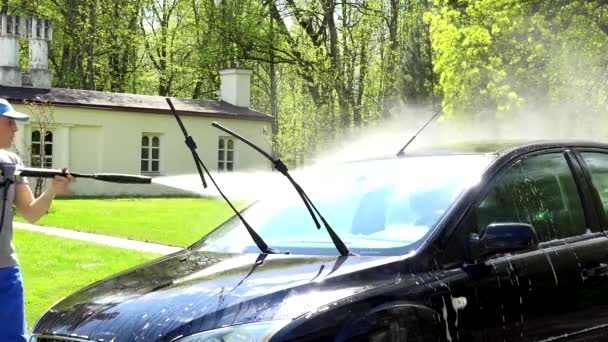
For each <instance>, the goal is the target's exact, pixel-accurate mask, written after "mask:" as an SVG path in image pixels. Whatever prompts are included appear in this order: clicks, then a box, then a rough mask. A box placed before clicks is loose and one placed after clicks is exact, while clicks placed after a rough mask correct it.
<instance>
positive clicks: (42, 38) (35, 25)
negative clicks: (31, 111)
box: [27, 17, 53, 89]
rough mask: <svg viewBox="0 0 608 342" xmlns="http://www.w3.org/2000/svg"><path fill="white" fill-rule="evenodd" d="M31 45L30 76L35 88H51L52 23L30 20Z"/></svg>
mask: <svg viewBox="0 0 608 342" xmlns="http://www.w3.org/2000/svg"><path fill="white" fill-rule="evenodd" d="M27 36H28V38H29V43H30V44H29V45H30V60H29V74H30V77H31V86H32V87H34V88H42V89H49V88H51V70H49V41H50V40H51V38H52V36H53V29H52V28H51V22H50V20H48V19H43V18H36V17H33V18H30V19H29V20H28V25H27Z"/></svg>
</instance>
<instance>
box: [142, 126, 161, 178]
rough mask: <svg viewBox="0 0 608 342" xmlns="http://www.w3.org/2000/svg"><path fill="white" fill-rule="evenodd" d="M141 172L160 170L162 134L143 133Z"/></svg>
mask: <svg viewBox="0 0 608 342" xmlns="http://www.w3.org/2000/svg"><path fill="white" fill-rule="evenodd" d="M141 172H143V173H146V172H147V173H159V172H160V135H159V134H151V133H143V134H142V135H141Z"/></svg>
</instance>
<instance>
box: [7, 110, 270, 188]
mask: <svg viewBox="0 0 608 342" xmlns="http://www.w3.org/2000/svg"><path fill="white" fill-rule="evenodd" d="M15 108H16V110H18V111H21V112H24V113H29V110H28V108H27V106H24V105H19V104H17V105H15ZM54 118H55V129H53V140H54V141H53V167H54V168H60V167H63V166H67V167H69V168H70V169H71V170H72V171H74V172H80V173H94V172H110V173H128V174H135V175H139V174H141V164H140V161H141V159H140V157H141V138H142V133H155V134H159V135H160V138H161V142H160V174H159V175H155V176H175V175H184V174H193V173H196V172H197V171H196V167H195V165H194V161H193V158H192V155H191V153H190V151H189V150H188V148H187V147H186V145H185V143H184V136H183V133H182V132H181V130H180V128H179V126H178V124H177V122H176V121H175V118H174V117H173V116H172V115H166V114H152V113H133V112H121V111H113V110H103V109H93V108H79V107H67V106H54ZM32 119H33V116H32ZM181 119H182V121H183V122H184V125H185V126H186V129H187V130H188V132H189V134H190V135H192V138H193V139H194V141H195V142H196V143H197V145H198V149H197V151H198V153H199V155H200V157H201V159H202V160H203V162H204V163H205V165H206V166H207V168H208V169H209V170H210V171H212V172H217V167H218V152H217V151H218V139H219V137H220V136H226V134H225V133H223V132H222V131H220V130H218V129H216V128H214V127H212V126H211V123H212V122H213V121H217V122H219V123H220V124H222V125H224V126H226V127H228V128H230V129H232V130H234V131H236V132H238V133H239V134H241V135H242V136H244V137H246V138H248V139H250V140H251V141H253V142H254V143H256V144H258V145H259V146H261V147H262V148H263V149H265V150H266V151H270V150H271V147H270V143H269V139H268V137H266V135H265V133H264V132H270V122H267V121H255V120H243V119H219V118H206V117H194V116H181ZM18 126H19V130H20V131H19V132H18V134H17V137H16V140H17V141H16V142H15V143H16V146H17V148H18V150H19V151H20V154H21V155H22V157H23V158H24V160H26V164H27V163H29V160H28V157H27V156H26V155H25V153H24V152H25V151H26V146H29V143H30V142H31V132H32V130H33V129H36V127H37V126H36V123H35V120H31V122H28V123H25V124H21V123H19V124H18ZM234 142H235V148H234V153H235V159H234V169H235V170H236V171H248V170H270V169H271V165H270V163H269V162H268V161H267V160H266V159H265V158H264V157H263V156H261V155H260V154H258V153H257V152H255V151H254V150H253V149H251V148H250V147H249V146H246V145H245V144H244V143H241V142H240V141H237V140H235V141H234ZM194 186H200V184H195V185H194ZM72 190H73V192H74V194H75V195H167V194H183V193H184V191H183V190H176V189H172V188H167V187H163V186H160V185H120V184H112V183H104V182H99V181H91V180H86V179H81V180H78V181H77V182H76V183H75V184H74V185H73V186H72Z"/></svg>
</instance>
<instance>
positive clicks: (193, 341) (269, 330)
mask: <svg viewBox="0 0 608 342" xmlns="http://www.w3.org/2000/svg"><path fill="white" fill-rule="evenodd" d="M289 322H291V321H290V320H281V321H270V322H260V323H252V324H242V325H235V326H232V327H226V328H219V329H214V330H209V331H205V332H202V333H198V334H194V335H189V336H185V337H182V338H180V339H177V340H175V342H258V341H260V342H261V341H268V340H270V338H271V337H272V335H274V334H275V333H276V332H277V331H278V330H279V329H281V328H282V327H284V326H285V325H287V323H289Z"/></svg>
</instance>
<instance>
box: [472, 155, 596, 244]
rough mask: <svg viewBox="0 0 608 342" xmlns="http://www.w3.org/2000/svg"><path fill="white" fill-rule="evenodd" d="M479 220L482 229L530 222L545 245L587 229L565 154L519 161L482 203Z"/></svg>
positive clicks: (478, 209) (478, 223)
mask: <svg viewBox="0 0 608 342" xmlns="http://www.w3.org/2000/svg"><path fill="white" fill-rule="evenodd" d="M476 218H477V228H478V229H481V230H483V229H484V228H485V227H487V226H488V225H489V224H491V223H506V222H521V223H529V224H531V225H532V226H533V227H534V229H535V230H536V233H537V234H538V238H539V240H540V241H541V242H542V241H550V240H553V239H561V238H565V237H569V236H575V235H580V234H584V233H585V231H586V230H587V229H586V224H585V217H584V213H583V208H582V204H581V201H580V198H579V194H578V191H577V188H576V183H575V182H574V178H573V176H572V173H571V171H570V167H569V166H568V163H567V161H566V159H565V157H564V155H563V154H561V153H552V154H546V155H542V156H535V157H531V158H528V159H525V160H520V161H518V162H517V163H516V164H515V165H513V166H512V167H511V168H510V169H509V170H508V171H507V172H506V173H505V174H504V175H503V176H502V177H501V178H500V179H499V180H498V182H497V183H496V184H495V185H494V187H493V188H492V189H491V190H490V192H489V193H488V194H487V196H486V197H485V198H484V200H483V201H482V202H481V204H480V205H479V207H478V208H477V210H476Z"/></svg>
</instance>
